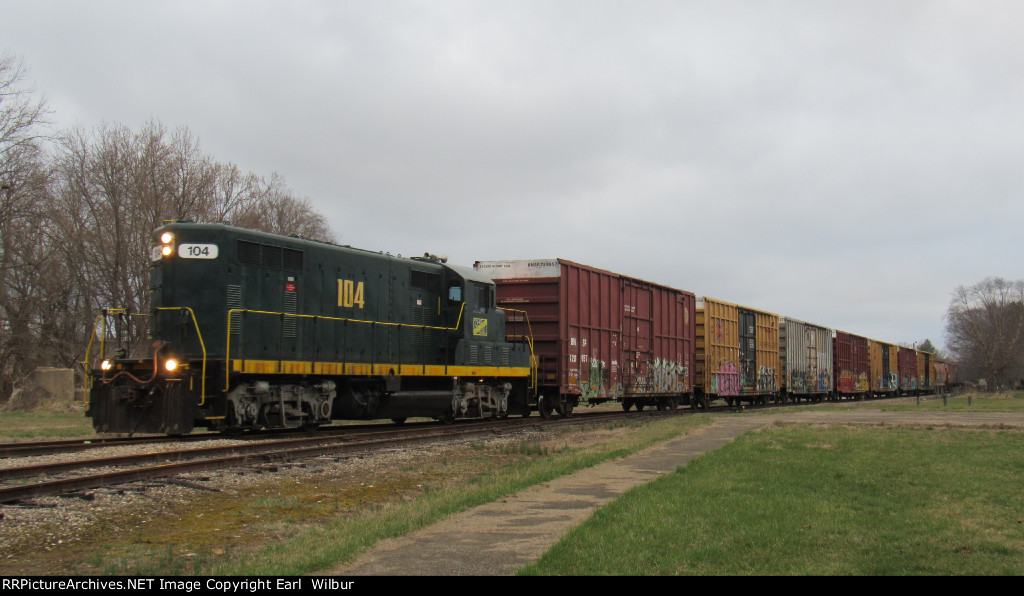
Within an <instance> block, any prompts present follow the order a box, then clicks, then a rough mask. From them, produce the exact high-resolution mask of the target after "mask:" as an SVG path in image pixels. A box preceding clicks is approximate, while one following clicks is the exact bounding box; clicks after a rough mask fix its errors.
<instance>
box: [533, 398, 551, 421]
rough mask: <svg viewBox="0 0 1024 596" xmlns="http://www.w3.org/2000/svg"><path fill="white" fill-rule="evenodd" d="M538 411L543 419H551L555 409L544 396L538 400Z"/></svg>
mask: <svg viewBox="0 0 1024 596" xmlns="http://www.w3.org/2000/svg"><path fill="white" fill-rule="evenodd" d="M537 411H538V412H540V416H541V418H551V415H552V414H553V413H554V411H555V408H554V406H552V405H551V402H550V401H548V399H547V398H545V397H544V396H543V395H542V396H540V397H539V398H537Z"/></svg>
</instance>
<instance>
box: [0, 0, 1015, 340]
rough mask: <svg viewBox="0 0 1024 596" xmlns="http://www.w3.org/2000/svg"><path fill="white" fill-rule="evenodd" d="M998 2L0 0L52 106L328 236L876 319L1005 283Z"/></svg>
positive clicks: (837, 318) (1007, 70) (1009, 225)
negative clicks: (183, 162)
mask: <svg viewBox="0 0 1024 596" xmlns="http://www.w3.org/2000/svg"><path fill="white" fill-rule="evenodd" d="M1022 32H1024V2H1020V1H1019V0H1008V1H995V0H984V1H982V2H977V1H970V0H965V1H955V2H941V1H909V0H908V1H900V0H882V1H877V2H876V1H870V0H850V1H841V0H834V1H824V0H804V1H794V2H785V1H771V0H751V1H730V0H705V1H678V2H658V1H643V0H640V1H625V0H623V1H605V0H566V1H558V0H539V1H536V2H534V1H526V0H502V1H486V0H474V1H466V2H453V1H443V0H430V1H423V2H405V1H402V2H399V1H389V0H374V1H372V2H367V1H363V0H353V1H336V0H332V1H323V2H318V1H309V2H296V1H294V0H291V1H288V2H284V1H277V2H265V1H254V0H244V1H238V2H218V1H216V0H202V1H195V2H192V1H181V0H178V1H175V2H166V1H163V2H140V1H123V2H114V1H98V0H90V1H89V2H80V1H77V0H76V1H72V0H64V1H48V0H31V1H28V0H17V1H14V0H0V51H2V52H8V53H14V54H16V55H18V56H20V57H21V58H23V59H24V61H25V64H26V66H28V67H29V69H30V72H29V77H30V80H31V81H32V83H33V85H34V87H35V89H36V91H37V92H38V93H39V94H41V95H43V96H45V98H46V100H47V102H48V104H49V106H50V107H51V108H52V109H53V111H54V115H53V120H54V126H55V128H57V129H63V128H68V127H71V126H76V125H77V126H82V127H85V128H87V129H89V128H92V127H95V126H97V125H99V124H101V123H103V122H107V123H119V124H124V125H127V126H130V127H132V128H133V129H138V128H140V127H141V126H142V125H143V124H144V123H145V122H146V121H147V120H149V119H155V120H159V121H160V122H162V123H163V124H165V125H166V126H167V127H169V128H171V129H174V128H177V127H187V128H188V129H189V130H191V132H192V133H193V134H194V135H195V136H196V137H198V139H199V140H200V142H201V145H202V148H203V150H204V151H205V152H206V153H208V154H209V155H211V156H212V157H213V158H214V159H216V160H217V161H222V162H233V163H237V164H238V165H239V166H240V167H241V168H243V169H244V170H249V171H254V172H256V173H257V174H261V175H265V176H266V175H270V174H271V173H273V172H278V173H280V174H282V175H283V176H284V177H285V178H286V180H287V182H288V185H289V187H291V188H292V189H293V190H294V191H295V193H296V194H298V195H299V196H302V197H306V198H308V199H309V200H310V201H312V203H313V205H314V206H315V208H316V209H317V210H318V211H320V212H321V213H324V214H325V215H326V216H327V218H328V220H329V223H330V225H331V227H332V228H333V230H334V232H335V234H336V235H337V237H338V239H339V240H340V242H342V243H344V244H351V245H353V246H358V247H361V248H367V249H372V250H383V251H388V252H391V253H397V254H402V255H406V256H412V255H418V254H422V253H423V252H425V251H429V252H432V253H437V254H447V255H448V256H449V257H450V262H452V263H454V264H461V265H471V264H472V263H473V262H474V261H476V260H497V259H514V258H553V257H560V258H565V259H570V260H573V261H577V262H581V263H584V264H587V265H591V266H594V267H599V268H603V269H609V270H612V271H615V272H617V273H622V274H625V275H630V276H633V277H639V278H642V279H647V280H649V281H654V282H658V283H663V284H665V285H670V286H674V287H678V288H682V289H685V290H690V291H692V292H694V293H696V294H697V295H698V296H700V295H707V296H712V297H716V298H720V299H723V300H728V301H732V302H738V303H741V304H746V305H749V306H753V307H757V308H762V309H765V310H770V311H773V312H777V313H779V314H781V315H784V316H791V317H794V318H798V319H802V320H805V321H809V322H813V323H817V324H822V325H825V326H829V327H835V328H839V329H843V330H846V331H850V332H853V333H858V334H861V335H867V336H869V337H873V338H876V339H880V340H885V341H890V342H920V341H922V340H924V339H925V338H929V339H931V340H932V341H933V342H934V343H936V344H937V345H939V346H940V347H941V346H943V345H944V344H945V332H944V328H945V325H944V320H943V317H944V314H945V311H946V308H947V307H948V304H949V300H950V297H951V293H952V292H953V290H954V289H955V288H956V287H957V286H958V285H962V284H964V285H971V284H974V283H976V282H978V281H981V280H982V279H984V278H985V277H988V276H999V277H1005V278H1008V279H1024V258H1022V252H1024V251H1022V248H1024V240H1022V232H1024V192H1022V189H1024V173H1022V172H1024V164H1022V163H1021V162H1022V161H1024V33H1022Z"/></svg>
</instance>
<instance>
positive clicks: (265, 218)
mask: <svg viewBox="0 0 1024 596" xmlns="http://www.w3.org/2000/svg"><path fill="white" fill-rule="evenodd" d="M261 183H263V184H262V188H261V189H260V190H259V191H258V196H257V199H256V201H254V202H252V203H250V204H249V205H248V206H247V207H246V208H245V209H244V210H240V212H239V213H238V215H237V217H236V218H235V223H236V224H237V225H239V226H242V227H244V228H252V229H256V230H262V231H264V232H271V233H273V234H283V235H285V236H300V237H302V238H307V239H310V240H321V241H324V242H334V241H335V238H334V234H333V233H332V232H331V229H330V226H328V225H327V220H326V219H325V218H324V216H323V215H321V214H319V213H317V212H316V211H315V210H314V209H313V206H312V205H311V204H310V202H309V200H308V199H300V198H298V197H296V196H295V195H293V194H292V193H291V191H290V190H289V189H288V188H287V186H286V185H285V182H284V177H282V176H280V175H278V174H276V173H275V174H274V175H273V176H271V178H270V180H269V181H266V182H264V181H262V180H261Z"/></svg>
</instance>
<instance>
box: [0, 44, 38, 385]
mask: <svg viewBox="0 0 1024 596" xmlns="http://www.w3.org/2000/svg"><path fill="white" fill-rule="evenodd" d="M26 76H27V73H26V69H25V67H24V65H23V63H22V62H21V60H20V59H17V58H15V57H14V56H11V55H8V54H2V55H0V395H4V396H6V395H7V394H8V393H9V391H10V389H11V386H12V382H13V380H14V379H16V378H18V377H20V376H22V375H24V374H25V373H26V372H28V371H29V370H31V368H32V367H33V366H34V364H35V363H36V361H37V360H38V351H37V349H36V344H35V342H33V341H32V339H33V338H32V332H33V327H34V325H35V324H36V323H37V322H38V314H39V313H38V304H37V292H36V287H37V283H38V281H39V271H40V270H39V269H37V267H38V264H39V263H38V261H37V255H38V252H39V250H40V249H41V245H40V238H39V237H38V236H36V235H34V234H33V233H32V232H33V231H35V230H37V229H39V227H40V225H41V221H42V220H43V219H44V217H45V212H44V211H43V210H42V209H40V203H41V201H42V200H43V197H44V195H45V193H46V183H47V168H46V166H45V160H44V156H43V149H42V142H43V140H44V139H45V138H46V134H45V133H46V116H47V114H48V111H47V109H46V105H45V102H44V101H43V100H42V99H39V98H35V97H34V96H33V93H32V91H31V89H29V88H28V87H27V86H26V82H25V79H26Z"/></svg>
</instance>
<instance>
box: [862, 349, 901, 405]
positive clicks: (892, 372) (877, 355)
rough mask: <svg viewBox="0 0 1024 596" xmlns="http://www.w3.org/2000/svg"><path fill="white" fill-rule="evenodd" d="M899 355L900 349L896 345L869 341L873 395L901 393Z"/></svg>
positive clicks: (869, 362)
mask: <svg viewBox="0 0 1024 596" xmlns="http://www.w3.org/2000/svg"><path fill="white" fill-rule="evenodd" d="M898 354H899V349H898V347H897V346H896V345H895V344H890V343H886V342H884V341H878V340H875V339H869V340H868V365H869V374H870V379H871V393H872V394H873V395H876V396H887V395H895V394H896V393H897V392H898V391H899V388H900V383H899V370H900V369H899V356H898Z"/></svg>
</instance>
